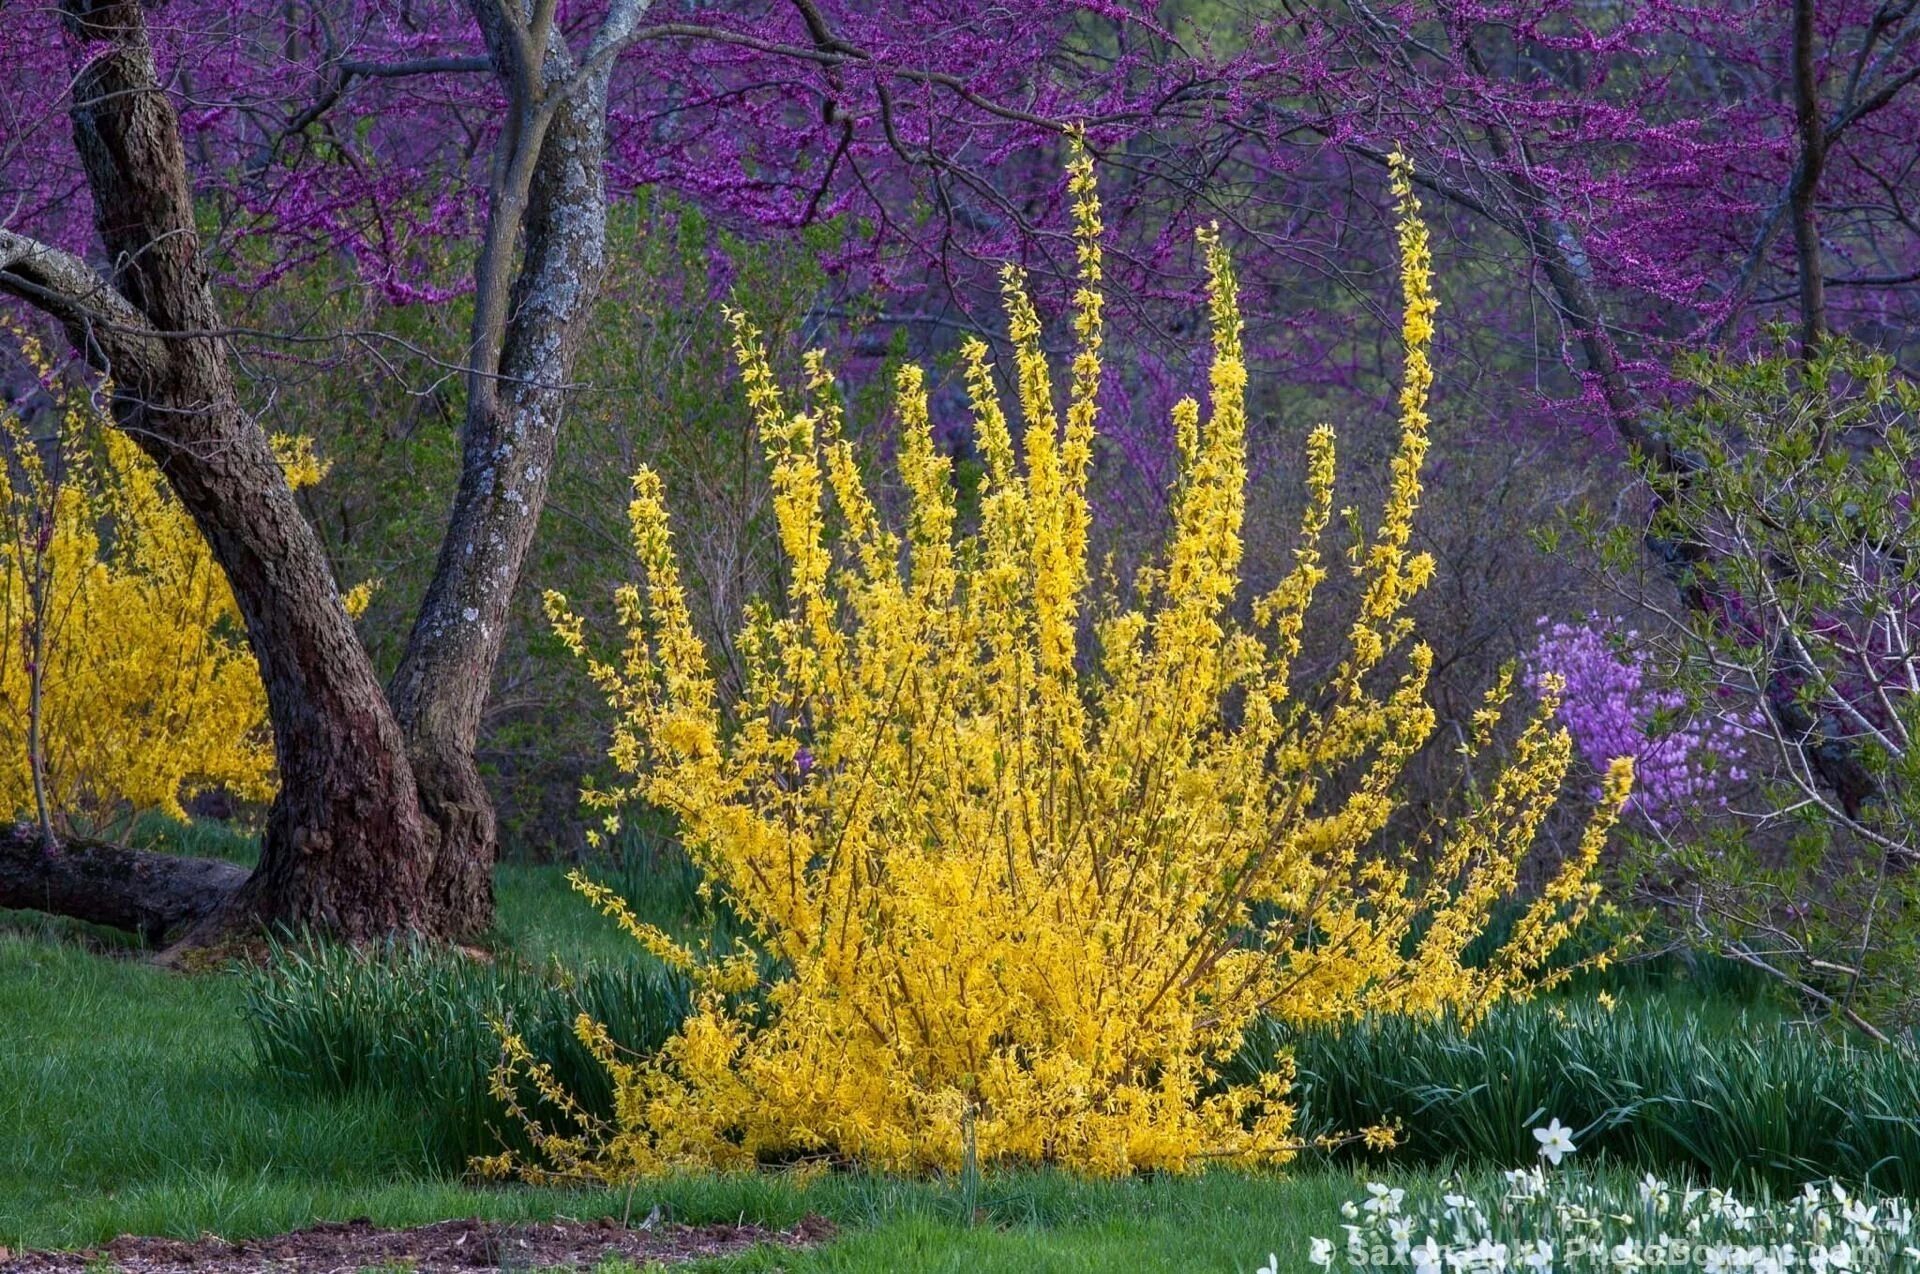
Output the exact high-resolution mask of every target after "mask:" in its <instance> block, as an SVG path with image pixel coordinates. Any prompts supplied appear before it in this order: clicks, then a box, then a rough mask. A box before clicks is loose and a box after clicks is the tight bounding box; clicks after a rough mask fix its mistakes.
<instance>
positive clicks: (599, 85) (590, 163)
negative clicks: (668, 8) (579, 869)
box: [388, 68, 606, 934]
mask: <svg viewBox="0 0 1920 1274" xmlns="http://www.w3.org/2000/svg"><path fill="white" fill-rule="evenodd" d="M553 70H554V71H555V73H556V74H563V73H564V70H565V68H553ZM506 145H507V146H508V147H510V148H515V149H514V150H513V153H509V154H506V155H504V156H503V157H502V163H501V164H500V170H499V175H498V176H497V177H496V179H495V186H494V190H493V192H492V193H493V206H492V208H491V210H490V221H489V227H488V236H487V243H486V246H485V249H484V251H483V256H482V264H481V267H480V270H479V272H478V285H479V294H478V296H477V297H476V303H475V318H474V339H473V342H472V352H471V357H472V360H473V361H472V365H471V371H470V374H469V377H468V387H467V388H468V396H467V415H466V421H465V428H464V434H463V439H462V458H461V469H460V485H459V490H458V492H457V494H456V496H455V498H454V504H453V510H452V513H451V515H450V518H449V525H448V528H447V535H446V538H445V539H444V540H443V541H442V542H441V547H440V556H439V560H438V562H437V564H436V566H435V570H434V577H433V582H432V584H431V585H430V587H429V588H428V591H427V595H426V598H425V600H424V601H423V602H422V604H421V607H420V612H419V615H418V616H417V617H416V619H415V621H414V627H413V631H412V634H411V635H410V637H409V638H408V642H407V648H406V651H405V653H404V654H403V656H402V658H401V662H400V665H399V667H398V669H397V670H396V671H395V674H394V676H393V679H392V681H391V683H390V684H389V687H388V694H389V696H390V698H391V701H392V703H393V706H394V711H395V712H396V713H397V714H398V716H399V719H400V722H401V725H402V728H403V729H404V730H405V732H406V738H407V750H408V753H409V756H410V757H411V759H412V764H413V769H414V775H415V778H416V779H417V781H418V783H419V790H420V799H421V805H422V808H423V810H424V812H425V814H426V816H427V819H428V821H429V824H430V825H431V829H432V837H433V840H434V845H433V854H432V873H431V879H430V882H429V886H428V895H429V898H430V899H431V902H432V905H433V906H434V907H435V908H436V910H437V916H436V924H437V926H438V927H439V928H440V929H442V930H444V931H446V932H449V933H456V934H460V933H469V934H470V933H474V932H477V931H478V930H480V929H483V928H485V927H486V926H487V925H488V924H489V923H490V922H491V920H492V915H493V893H492V868H493V863H494V859H495V857H496V853H497V828H496V824H495V819H494V812H493V807H492V804H491V803H490V802H489V800H488V797H487V791H486V787H485V785H484V784H483V782H482V781H481V777H480V773H479V769H478V767H477V765H476V763H475V761H474V749H475V747H476V746H477V744H478V742H479V736H480V726H481V714H482V710H483V709H484V707H485V705H486V698H487V692H488V690H489V688H490V683H491V680H492V676H493V670H494V666H495V664H496V663H497V662H498V660H499V656H500V647H501V641H502V639H503V638H504V637H505V635H506V630H507V625H508V623H509V621H510V617H511V614H512V609H513V603H514V595H515V591H516V589H517V587H518V585H519V582H520V573H521V568H522V566H523V565H524V563H525V561H526V557H527V551H528V549H529V547H530V546H531V545H532V543H533V536H534V530H535V528H536V527H537V526H538V524H539V519H540V510H541V508H542V507H543V506H544V505H545V503H546V497H547V486H548V481H549V478H550V476H551V474H552V471H553V459H554V445H555V440H556V437H557V434H558V431H559V427H560V416H561V410H562V407H563V405H564V402H565V396H566V392H567V385H568V382H569V381H570V380H571V379H572V373H573V367H574V362H575V359H576V357H577V355H578V353H579V349H580V345H581V342H582V340H583V338H584V334H585V328H586V320H587V318H588V316H589V314H590V313H591V310H592V307H593V303H594V301H595V299H596V298H597V297H598V294H599V291H600V284H601V280H602V278H603V276H604V273H605V264H606V188H605V180H604V175H603V174H604V156H605V151H606V73H605V72H602V73H600V74H599V75H598V76H597V77H596V78H594V79H593V80H591V81H590V82H589V83H586V84H584V85H579V86H576V87H575V88H574V89H573V90H572V92H571V93H570V95H569V97H568V99H567V101H566V102H565V104H564V105H562V106H561V107H560V108H559V110H558V111H556V112H555V113H554V114H553V116H552V118H551V120H550V121H547V122H544V126H543V127H535V126H534V125H533V124H531V123H529V124H527V125H525V126H523V127H521V128H520V129H519V130H517V131H514V132H511V134H510V137H509V140H508V142H507V143H506ZM516 162H518V163H519V164H521V165H524V174H522V173H520V172H518V171H517V170H516V168H515V164H516ZM522 176H524V184H523V183H522V182H521V180H520V178H521V177H522ZM516 226H517V227H518V229H519V234H518V236H517V237H518V239H519V241H520V243H521V245H522V248H521V256H520V268H519V270H518V272H517V274H515V275H513V276H511V277H512V282H511V285H510V286H509V284H508V281H507V280H508V278H509V277H510V276H509V273H508V271H507V269H506V259H505V254H510V253H511V251H512V249H513V246H514V242H515V238H516V235H515V233H514V232H515V229H516Z"/></svg>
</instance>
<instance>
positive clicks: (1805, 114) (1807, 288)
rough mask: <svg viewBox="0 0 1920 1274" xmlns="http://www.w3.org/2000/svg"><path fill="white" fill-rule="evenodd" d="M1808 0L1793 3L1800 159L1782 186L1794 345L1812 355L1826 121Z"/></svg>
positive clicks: (1817, 332) (1821, 321)
mask: <svg viewBox="0 0 1920 1274" xmlns="http://www.w3.org/2000/svg"><path fill="white" fill-rule="evenodd" d="M1813 19H1814V15H1813V0H1794V4H1793V120H1794V129H1795V131H1796V132H1798V133H1799V134H1800V162H1799V164H1798V166H1797V167H1795V169H1794V173H1793V182H1792V185H1791V186H1790V187H1789V188H1788V205H1789V207H1790V209H1791V210H1792V215H1793V259H1794V263H1795V266H1796V270H1797V273H1798V274H1799V276H1800V277H1799V291H1800V348H1801V352H1802V354H1803V355H1804V356H1805V357H1807V358H1812V357H1813V355H1814V351H1815V349H1816V347H1818V345H1819V344H1820V341H1821V339H1822V338H1823V337H1824V336H1825V335H1826V334H1827V295H1826V279H1825V278H1824V276H1823V274H1822V270H1823V269H1824V266H1823V264H1822V262H1821V256H1822V253H1821V251H1820V223H1819V219H1818V217H1817V216H1816V213H1815V209H1814V201H1815V199H1816V198H1817V197H1818V196H1819V193H1820V178H1821V176H1822V174H1823V173H1824V172H1825V170H1826V166H1827V126H1826V125H1825V124H1824V123H1823V122H1821V119H1820V79H1819V75H1818V73H1817V72H1818V68H1817V67H1816V66H1815V64H1814V56H1813V55H1814V48H1813V45H1814V29H1813V26H1814V21H1813Z"/></svg>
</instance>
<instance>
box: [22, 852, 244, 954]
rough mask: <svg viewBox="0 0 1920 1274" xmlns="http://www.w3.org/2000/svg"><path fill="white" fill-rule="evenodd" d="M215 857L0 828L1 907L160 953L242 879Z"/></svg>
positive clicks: (231, 866) (239, 869)
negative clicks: (114, 934) (81, 923)
mask: <svg viewBox="0 0 1920 1274" xmlns="http://www.w3.org/2000/svg"><path fill="white" fill-rule="evenodd" d="M247 875H248V872H247V869H246V868H244V867H241V866H238V865H236V864H234V863H229V862H224V861H222V860H220V859H218V858H185V857H181V856H180V855H177V854H157V853H154V852H152V851H151V850H144V849H128V848H127V847H125V846H124V845H110V844H108V843H107V842H105V841H96V840H83V839H79V838H70V837H59V838H56V843H55V844H54V845H53V847H52V848H48V846H47V844H46V842H45V840H44V839H43V838H42V837H41V834H40V829H39V828H38V827H36V826H34V825H33V824H31V823H14V824H0V908H16V909H20V910H27V911H45V912H51V913H52V914H54V915H57V916H70V917H72V918H73V919H75V920H85V921H87V922H89V923H91V924H97V925H105V926H107V927H108V928H110V929H123V930H126V931H127V932H129V933H137V934H139V935H140V936H141V937H142V938H144V939H146V941H147V942H148V943H149V944H150V945H152V946H156V947H157V946H159V945H160V944H161V942H162V941H163V940H164V939H165V937H166V935H167V934H168V933H170V932H176V931H178V930H179V929H181V928H183V927H185V926H187V925H190V924H192V923H193V922H194V921H196V920H199V919H201V918H202V917H204V916H207V915H209V914H211V913H212V912H213V911H214V910H215V909H217V908H218V907H220V905H221V904H223V903H225V902H226V901H227V899H228V898H229V897H231V896H232V894H233V892H234V890H236V889H238V888H239V887H240V885H241V882H243V881H245V880H246V878H247Z"/></svg>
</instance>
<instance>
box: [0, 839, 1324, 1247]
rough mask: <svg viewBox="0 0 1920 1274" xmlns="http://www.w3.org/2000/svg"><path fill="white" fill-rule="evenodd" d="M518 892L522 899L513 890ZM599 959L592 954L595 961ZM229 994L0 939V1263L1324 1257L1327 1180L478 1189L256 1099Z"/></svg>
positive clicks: (378, 1138) (402, 1134)
mask: <svg viewBox="0 0 1920 1274" xmlns="http://www.w3.org/2000/svg"><path fill="white" fill-rule="evenodd" d="M542 876H543V873H542V872H540V871H538V870H535V869H509V870H508V871H507V872H506V873H505V874H504V879H503V889H502V904H503V905H502V929H503V931H505V932H506V933H508V934H510V935H514V937H513V941H514V942H515V944H516V945H520V944H523V943H524V944H525V946H524V947H523V949H524V950H527V951H528V953H529V954H534V953H536V952H538V953H543V954H558V955H562V956H573V955H578V954H579V953H580V952H581V951H582V949H583V948H586V947H588V946H591V945H594V944H597V943H598V941H599V940H598V938H597V937H595V936H593V933H592V928H591V926H594V925H597V924H598V923H599V922H598V921H597V920H595V919H594V918H593V917H591V916H588V915H586V913H585V912H584V911H583V909H581V908H579V907H577V906H575V905H573V904H572V903H571V901H570V897H569V895H566V894H565V893H564V892H563V887H562V886H559V885H557V884H556V883H555V881H557V873H554V872H551V871H547V872H545V873H544V876H545V879H544V880H543V879H542ZM529 886H531V887H529ZM617 949H618V948H615V947H612V946H605V947H603V948H602V951H603V952H604V953H605V954H608V955H611V954H612V953H613V952H614V951H615V950H617ZM242 989H243V988H242V985H241V982H240V980H239V979H237V978H233V977H228V976H222V975H202V976H193V977H188V976H181V975H178V974H174V973H168V972H164V971H162V970H159V969H156V968H153V967H151V966H149V965H146V964H143V963H141V962H139V961H137V960H132V959H128V958H125V957H124V956H117V955H103V954H99V953H96V952H93V951H90V950H87V949H85V948H84V947H82V946H80V945H78V944H76V943H75V942H74V941H72V933H71V931H70V930H69V929H68V928H67V927H65V926H60V925H52V924H41V923H38V922H32V921H25V920H23V919H22V918H20V917H18V916H15V917H11V918H9V919H8V922H7V924H6V926H5V927H4V928H3V929H0V1245H5V1246H8V1247H12V1248H15V1249H19V1248H44V1247H80V1246H86V1245H89V1244H93V1243H98V1242H103V1241H105V1240H106V1239H109V1238H111V1237H113V1236H114V1235H116V1234H121V1233H143V1234H161V1235H173V1236H180V1237H192V1236H195V1235H199V1234H202V1233H215V1234H220V1235H223V1236H226V1237H229V1238H241V1237H246V1236H249V1235H258V1234H269V1233H275V1232H278V1231H282V1230H287V1229H292V1228H295V1227H298V1226H301V1225H306V1224H310V1223H312V1222H314V1221H317V1220H330V1219H331V1220H339V1219H345V1218H350V1217H358V1216H365V1217H369V1218H371V1219H372V1220H373V1221H375V1222H376V1223H379V1224H383V1225H413V1224H423V1223H426V1222H429V1221H434V1220H440V1219H444V1218H447V1217H453V1216H480V1217H487V1218H490V1219H497V1220H503V1221H513V1220H537V1219H542V1218H547V1217H553V1216H570V1217H580V1218H588V1217H598V1216H608V1215H611V1216H618V1215H621V1214H622V1212H623V1211H624V1210H625V1209H627V1208H628V1207H631V1209H632V1213H633V1215H634V1216H636V1217H638V1216H644V1215H646V1213H647V1212H648V1211H649V1210H650V1209H651V1208H652V1207H654V1206H655V1205H659V1206H660V1207H661V1208H662V1210H663V1212H664V1213H665V1214H666V1215H667V1216H669V1217H672V1218H674V1219H676V1220H682V1221H688V1222H703V1221H728V1222H731V1221H737V1220H742V1219H745V1220H750V1221H758V1222H761V1223H764V1224H769V1225H773V1226H786V1225H791V1224H793V1223H794V1222H796V1221H798V1220H799V1219H800V1218H801V1217H802V1216H804V1215H806V1214H808V1213H809V1212H815V1213H819V1214H821V1215H824V1216H827V1217H829V1218H831V1219H832V1220H834V1221H835V1222H836V1223H837V1224H839V1225H840V1226H842V1227H843V1235H842V1237H841V1238H839V1239H838V1240H836V1241H835V1242H833V1243H831V1244H829V1245H827V1246H825V1247H823V1248H821V1249H819V1250H817V1251H813V1252H806V1253H793V1252H785V1251H766V1252H760V1253H755V1254H752V1255H749V1256H747V1257H745V1258H739V1259H736V1260H732V1261H728V1262H724V1263H713V1264H710V1265H709V1268H712V1269H716V1270H717V1269H728V1270H735V1269H737V1270H755V1271H771V1270H776V1269H781V1270H796V1271H797V1270H900V1269H927V1270H941V1269H952V1270H962V1269H964V1270H996V1269H1008V1270H1014V1269H1018V1270H1055V1269H1057V1270H1095V1269H1112V1268H1116V1267H1117V1266H1125V1267H1127V1268H1133V1269H1139V1270H1143V1271H1152V1270H1161V1269H1166V1270H1173V1269H1182V1270H1188V1269H1218V1270H1245V1271H1251V1270H1253V1269H1254V1268H1255V1267H1256V1266H1257V1265H1258V1264H1259V1263H1260V1261H1261V1260H1264V1258H1265V1254H1266V1253H1267V1251H1269V1250H1276V1251H1304V1244H1305V1241H1306V1238H1305V1236H1306V1235H1307V1234H1308V1233H1310V1232H1312V1233H1334V1232H1337V1231H1336V1230H1335V1229H1334V1227H1336V1226H1337V1224H1338V1222H1339V1217H1338V1215H1337V1212H1336V1209H1337V1207H1338V1204H1339V1202H1340V1200H1341V1199H1343V1198H1345V1197H1347V1195H1348V1194H1350V1193H1351V1192H1352V1190H1353V1188H1354V1181H1353V1178H1352V1177H1350V1176H1348V1175H1346V1174H1345V1173H1344V1172H1334V1173H1329V1172H1325V1171H1319V1170H1312V1171H1303V1172H1301V1173H1300V1174H1297V1175H1292V1176H1277V1177H1259V1178H1255V1177H1246V1176H1240V1175H1235V1174H1229V1173H1217V1174H1212V1175H1209V1176H1206V1177H1203V1178H1199V1179H1184V1180H1170V1179H1159V1180H1141V1181H1128V1182H1120V1183H1112V1182H1089V1181H1081V1180H1076V1179H1073V1178H1070V1177H1066V1176H1063V1175H1059V1174H1051V1173H1020V1174H1009V1175H1006V1176H1000V1177H989V1178H988V1179H986V1180H985V1181H983V1182H981V1183H979V1184H978V1185H977V1186H976V1187H975V1188H973V1189H972V1190H966V1189H962V1188H961V1187H960V1186H959V1185H957V1184H954V1183H942V1182H902V1181H898V1180H891V1179H886V1178H876V1177H867V1176H851V1175H839V1176H827V1177H822V1178H818V1179H816V1180H814V1181H812V1182H810V1183H807V1184H804V1185H803V1184H800V1183H797V1182H795V1181H794V1180H792V1179H790V1178H786V1177H781V1176H759V1177H749V1178H731V1179H712V1178H708V1179H688V1180H682V1181H674V1182H670V1183H666V1184H664V1185H660V1186H654V1187H648V1188H645V1189H642V1190H640V1191H637V1192H636V1193H635V1194H634V1196H633V1197H632V1198H631V1200H629V1199H628V1198H626V1197H625V1196H623V1195H621V1194H618V1193H606V1192H592V1193H583V1192H567V1191H558V1190H541V1189H533V1188H528V1187H521V1186H511V1187H479V1186H474V1185H472V1184H469V1183H466V1182H463V1181H461V1180H460V1179H459V1178H458V1177H457V1176H455V1175H453V1174H449V1173H447V1172H444V1171H437V1170H435V1169H433V1168H431V1167H430V1166H428V1164H429V1156H428V1153H427V1145H426V1143H425V1141H424V1139H423V1136H422V1127H423V1125H422V1121H421V1119H420V1116H419V1113H418V1112H417V1111H410V1110H407V1109H404V1108H401V1107H398V1106H396V1105H393V1104H390V1103H389V1102H387V1101H386V1100H384V1099H382V1098H380V1097H378V1096H377V1095H374V1094H370V1093H365V1092H355V1093H349V1094H345V1095H342V1096H337V1097H332V1098H324V1099H321V1098H315V1097H312V1096H310V1095H295V1094H290V1093H288V1092H286V1091H285V1089H284V1088H283V1087H281V1086H278V1085H275V1084H273V1083H271V1082H269V1081H267V1080H266V1079H264V1078H263V1077H261V1076H260V1075H259V1074H258V1073H257V1070H256V1068H255V1067H254V1065H253V1060H252V1057H251V1051H250V1045H249V1042H248V1039H247V1036H246V1032H245V1029H244V1027H243V1024H242V1019H241V1014H240V1007H241V998H242Z"/></svg>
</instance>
